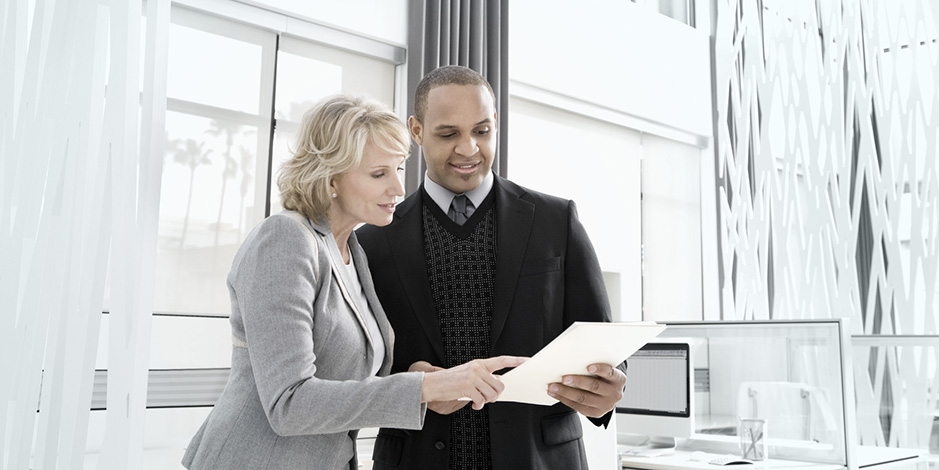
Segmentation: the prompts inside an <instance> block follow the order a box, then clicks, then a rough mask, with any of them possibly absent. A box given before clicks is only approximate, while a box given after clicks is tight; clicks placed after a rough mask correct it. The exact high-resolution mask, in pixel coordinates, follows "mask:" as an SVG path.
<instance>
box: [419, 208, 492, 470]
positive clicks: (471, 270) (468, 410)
mask: <svg viewBox="0 0 939 470" xmlns="http://www.w3.org/2000/svg"><path fill="white" fill-rule="evenodd" d="M493 194H494V192H493V193H490V194H489V196H488V197H487V198H486V200H485V201H484V202H483V203H482V204H480V206H479V208H477V209H476V212H474V213H473V216H472V217H470V218H469V220H467V221H466V223H465V224H463V225H462V226H460V225H457V224H456V223H455V222H453V221H452V220H450V218H449V217H448V216H447V214H445V213H444V212H443V211H441V210H440V207H439V206H438V205H437V204H436V203H435V202H433V201H432V200H431V199H430V197H429V196H428V195H427V194H426V193H424V214H423V215H424V220H423V223H424V255H425V259H426V260H427V277H428V279H429V280H430V291H431V293H432V295H433V298H434V304H435V306H436V307H437V319H438V321H439V323H440V333H441V336H442V337H443V347H444V352H445V353H446V361H447V363H446V364H445V366H446V367H448V368H449V367H453V366H457V365H460V364H463V363H465V362H467V361H470V360H473V359H479V358H485V357H489V354H490V352H489V351H490V344H489V331H490V326H491V324H492V302H493V300H492V299H493V291H494V278H495V271H496V218H495V207H494V205H495V204H494V199H495V198H494V196H493ZM450 419H451V421H450V470H464V469H467V470H469V469H473V470H484V469H491V468H492V451H491V448H490V442H489V410H488V408H483V409H482V410H480V411H476V410H473V408H472V407H471V406H470V405H467V406H465V407H463V408H462V409H460V410H459V411H457V412H455V413H453V414H451V415H450Z"/></svg>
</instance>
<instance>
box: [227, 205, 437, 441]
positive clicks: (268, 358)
mask: <svg viewBox="0 0 939 470" xmlns="http://www.w3.org/2000/svg"><path fill="white" fill-rule="evenodd" d="M304 230H305V229H304V228H303V227H302V226H300V225H298V224H297V223H296V222H295V221H292V220H290V219H287V218H285V217H276V216H275V217H272V218H271V219H269V220H268V221H265V223H264V225H262V227H261V228H260V229H259V232H258V234H257V236H256V237H255V238H254V239H253V240H252V241H251V242H250V243H251V245H250V246H249V248H248V249H247V250H246V251H245V256H244V257H243V258H242V259H241V260H240V261H239V262H238V264H237V266H236V267H234V268H233V273H232V276H230V278H229V282H230V283H231V287H232V289H233V290H234V292H235V296H236V298H237V303H238V306H239V308H240V311H241V315H242V319H243V321H244V330H245V339H246V341H247V343H248V355H249V358H250V361H251V368H252V370H253V372H254V378H255V383H256V384H257V391H258V395H259V398H260V399H261V403H262V406H263V407H264V412H265V414H266V415H267V419H268V421H269V423H270V425H271V428H272V429H273V430H274V432H276V433H277V434H279V435H282V436H296V435H307V434H330V433H336V432H344V431H349V430H352V429H360V428H363V427H378V426H394V427H399V428H406V429H420V428H421V426H422V424H423V414H422V410H423V407H422V405H421V403H420V397H421V383H422V381H423V374H415V373H402V374H394V375H391V376H387V377H369V378H366V379H364V380H324V379H320V378H318V377H317V376H316V371H317V363H318V358H317V355H316V354H315V353H314V347H313V346H314V344H313V336H314V335H313V334H312V333H313V329H314V328H316V327H317V326H316V325H317V319H318V318H319V317H318V315H329V312H316V311H315V309H314V308H313V305H314V300H315V298H316V295H317V292H318V283H321V282H323V281H322V280H321V279H317V276H320V275H322V274H327V275H328V272H329V265H328V261H327V260H326V259H324V258H321V257H319V253H316V252H314V250H313V248H312V246H311V245H310V243H309V240H308V238H307V237H308V235H306V234H305V233H304ZM317 258H319V265H320V269H319V270H316V269H315V260H316V259H317ZM323 263H327V264H326V265H325V266H324V265H323ZM324 267H325V269H323V268H324ZM335 347H336V348H337V349H336V350H333V349H331V350H329V351H328V353H329V354H355V353H356V351H349V350H339V349H342V345H341V344H337V345H335Z"/></svg>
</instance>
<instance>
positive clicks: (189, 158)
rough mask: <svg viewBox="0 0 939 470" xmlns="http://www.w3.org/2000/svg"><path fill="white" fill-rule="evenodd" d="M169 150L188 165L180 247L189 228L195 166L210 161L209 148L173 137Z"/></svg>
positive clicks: (176, 158) (175, 157) (174, 156)
mask: <svg viewBox="0 0 939 470" xmlns="http://www.w3.org/2000/svg"><path fill="white" fill-rule="evenodd" d="M170 151H171V152H172V153H173V161H174V162H176V163H180V164H183V165H186V166H188V167H189V195H188V196H187V197H186V217H185V218H184V219H183V234H182V236H181V237H180V238H179V247H180V248H182V247H183V245H184V244H185V242H186V230H187V229H188V228H189V209H191V208H192V189H193V187H192V186H193V181H194V180H195V178H196V168H199V166H200V165H207V164H209V163H212V160H210V159H209V154H210V153H212V151H211V150H208V151H207V150H205V142H202V141H198V140H196V139H186V140H185V141H182V140H180V139H173V140H172V141H171V142H170Z"/></svg>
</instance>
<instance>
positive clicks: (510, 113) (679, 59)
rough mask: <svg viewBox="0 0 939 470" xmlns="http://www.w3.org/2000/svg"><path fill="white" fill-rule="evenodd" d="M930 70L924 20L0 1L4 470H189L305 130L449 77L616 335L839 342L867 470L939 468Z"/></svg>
mask: <svg viewBox="0 0 939 470" xmlns="http://www.w3.org/2000/svg"><path fill="white" fill-rule="evenodd" d="M937 40H939V5H937V4H936V3H935V2H934V1H932V0H890V1H881V0H831V1H822V0H797V1H793V0H634V1H629V0H581V1H577V2H569V1H563V0H512V1H509V0H444V1H434V0H371V1H367V0H349V1H342V2H338V1H331V0H315V1H300V0H237V1H233V0H146V1H144V2H138V1H127V0H113V1H108V0H4V1H3V3H2V6H0V63H2V66H0V373H2V374H3V379H2V380H0V418H2V419H0V423H2V425H0V441H2V445H0V452H2V453H0V468H3V469H25V468H33V469H51V468H62V469H66V468H68V469H72V468H100V469H126V468H178V467H179V466H178V461H179V458H180V457H181V455H182V449H183V448H184V447H185V445H186V444H187V443H188V440H189V438H190V437H191V435H192V434H193V433H194V432H195V430H196V429H197V427H198V426H199V424H201V422H202V421H203V419H204V418H205V416H206V415H207V413H208V412H209V409H210V407H211V405H212V403H214V400H215V397H217V394H218V392H219V391H220V390H221V388H222V387H223V386H224V383H225V381H226V380H227V374H228V370H227V368H228V367H229V365H230V344H231V340H230V330H229V326H228V320H227V315H228V312H229V300H228V295H227V291H226V287H225V277H226V275H227V273H228V269H229V267H230V264H231V260H232V257H233V256H234V253H235V251H236V250H237V248H238V246H239V245H240V243H241V241H242V240H243V238H244V237H245V236H246V235H247V234H248V232H249V231H250V230H251V229H252V228H253V227H254V226H255V225H256V224H257V223H258V222H259V221H260V220H262V219H263V218H264V217H266V216H267V215H269V214H271V213H275V212H277V211H279V210H280V207H279V202H278V196H277V192H276V185H272V181H273V179H274V178H276V171H277V168H278V167H279V164H280V162H281V161H283V160H284V159H285V158H287V155H288V152H289V150H288V145H289V143H290V142H291V139H292V137H293V133H294V131H295V129H296V126H297V122H298V121H299V119H300V116H301V115H302V113H303V111H305V110H306V109H307V108H308V107H309V106H310V105H311V104H313V103H314V102H316V101H317V100H319V99H320V98H321V97H323V96H325V95H328V94H331V93H335V92H340V91H342V92H353V93H365V94H368V95H371V96H373V97H375V98H377V99H379V100H381V101H383V102H385V103H388V104H389V105H391V106H393V107H394V109H395V110H396V111H397V112H398V113H399V114H400V116H401V117H402V118H406V117H407V115H408V114H409V112H410V111H411V103H413V96H412V93H413V88H414V85H415V84H416V82H417V80H419V79H420V77H421V74H423V73H424V72H425V71H428V70H430V69H432V68H434V67H436V66H438V65H445V64H457V63H458V64H462V65H469V66H471V67H473V68H476V69H477V70H479V71H480V72H482V73H483V74H484V75H486V76H487V77H488V78H489V80H490V82H492V84H493V86H494V88H495V89H496V91H497V93H498V96H499V117H500V123H499V124H500V130H501V131H502V132H501V135H500V151H499V156H498V159H497V162H496V164H495V165H494V169H495V170H496V171H497V172H498V173H500V174H501V175H503V176H507V177H508V178H510V179H512V180H514V181H516V182H518V183H520V184H522V185H525V186H528V187H530V188H533V189H536V190H541V191H544V192H548V193H551V194H555V195H558V196H562V197H565V198H571V199H574V200H575V201H576V202H577V203H578V208H579V210H580V216H581V219H582V221H583V223H584V225H585V226H586V228H587V230H588V233H589V234H590V236H591V238H592V240H593V243H594V245H595V247H596V249H597V252H598V255H599V258H600V262H601V267H602V269H603V271H604V276H605V280H606V282H607V286H608V288H609V291H610V297H611V302H612V304H613V311H614V316H615V319H616V320H621V321H635V320H655V321H711V322H722V321H726V322H740V321H757V322H758V321H763V320H781V319H782V320H805V319H838V318H841V319H846V322H845V325H847V328H848V330H849V334H850V344H849V347H850V350H851V351H852V355H853V361H852V370H850V371H848V372H849V377H848V379H849V380H850V381H851V382H852V385H853V388H854V398H855V403H854V404H853V406H855V407H856V409H855V410H854V411H853V412H856V427H857V429H856V436H855V437H856V439H857V441H858V442H857V443H858V444H864V445H873V446H882V447H908V448H917V449H923V450H924V451H926V452H931V453H933V454H939V428H937V426H936V424H935V423H936V422H937V421H936V420H937V416H939V378H937V374H936V371H937V368H939V298H937V293H939V279H937V274H939V272H937V269H939V240H937V238H939V44H937ZM422 176H423V163H422V161H421V159H420V155H419V153H417V149H416V146H415V153H414V154H413V155H412V157H411V158H410V159H409V160H408V162H407V170H406V182H405V183H406V187H407V188H408V191H409V192H410V191H413V190H415V189H416V188H417V187H418V185H419V182H420V178H421V177H422ZM586 432H587V433H588V435H587V440H588V441H589V442H588V444H589V446H588V447H590V448H595V449H605V448H607V445H606V444H607V443H609V442H612V441H611V439H613V438H612V437H611V436H612V435H613V434H612V433H613V432H614V431H613V430H606V431H604V430H597V429H587V430H586ZM363 435H364V437H363V439H362V449H360V450H364V451H366V452H367V453H366V454H365V455H366V457H367V456H368V455H370V450H369V449H368V446H369V443H368V433H364V434H363ZM591 459H592V460H591V462H592V463H593V462H598V465H596V466H595V468H604V467H605V466H606V465H607V464H608V462H609V461H611V460H612V454H610V455H607V454H604V451H603V450H600V451H597V452H596V453H592V454H591Z"/></svg>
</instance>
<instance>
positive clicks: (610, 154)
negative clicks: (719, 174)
mask: <svg viewBox="0 0 939 470" xmlns="http://www.w3.org/2000/svg"><path fill="white" fill-rule="evenodd" d="M509 21H510V30H509V35H510V37H509V48H510V51H509V78H510V80H511V81H512V87H510V93H511V94H512V95H513V98H512V102H511V105H510V119H509V127H508V131H507V132H508V136H509V137H508V142H509V145H508V147H509V169H508V173H509V174H508V176H509V178H511V179H512V180H514V181H517V182H519V183H520V184H523V185H527V186H529V187H531V188H532V189H536V190H541V191H544V192H547V193H550V194H554V195H558V196H562V197H568V198H572V199H574V200H575V201H576V202H577V203H578V209H579V211H580V215H581V220H582V222H583V223H584V225H585V227H586V228H587V231H588V233H589V235H590V237H591V239H592V241H593V243H594V245H595V247H596V249H597V254H598V256H599V257H600V263H601V267H602V269H603V270H604V271H605V273H604V278H605V280H606V282H607V284H608V287H610V288H611V300H612V303H613V307H614V308H615V309H616V312H615V313H614V318H616V319H617V320H639V319H640V308H641V283H642V267H641V262H642V261H641V256H640V246H641V234H642V227H641V203H640V191H641V186H640V158H641V155H642V148H641V145H640V144H639V143H640V142H641V135H640V132H638V131H641V132H651V133H656V134H659V133H661V135H663V136H664V137H667V138H671V139H676V136H677V137H678V140H680V141H683V142H685V143H693V144H694V145H697V146H699V147H701V156H702V159H704V160H703V161H704V162H708V164H706V165H702V169H703V170H704V172H702V174H701V178H702V182H704V181H706V180H708V179H711V180H712V179H713V170H712V169H711V167H712V165H710V164H709V162H710V159H709V158H707V156H708V155H710V153H709V151H708V150H707V149H708V148H709V147H708V145H709V140H710V136H711V135H712V113H711V85H710V47H709V39H708V35H707V32H706V31H696V30H694V29H692V28H690V27H688V26H686V25H683V24H681V23H678V22H677V21H674V20H672V19H670V18H667V17H664V16H661V15H658V14H656V13H654V12H652V11H649V10H647V9H643V8H641V7H637V6H635V5H633V4H631V3H630V2H626V1H622V0H582V1H579V2H568V1H563V0H513V2H512V3H511V4H510V12H509ZM567 105H570V106H567ZM557 108H561V109H557ZM602 120H607V121H608V122H601V121H602ZM630 128H631V129H630ZM708 190H710V191H713V183H711V184H710V185H704V184H702V185H701V191H702V194H703V192H704V191H708ZM712 197H713V196H712ZM701 204H702V206H708V205H711V204H713V199H704V198H702V199H701ZM706 227H707V226H706V225H705V226H704V228H706ZM696 296H700V292H699V293H698V294H696ZM584 436H585V438H584V440H585V445H586V448H587V454H588V461H589V463H590V465H591V468H595V469H613V468H615V466H616V452H615V423H613V424H612V425H611V426H610V429H606V430H603V429H598V428H595V427H593V426H592V425H589V423H588V424H586V425H585V434H584Z"/></svg>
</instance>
